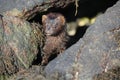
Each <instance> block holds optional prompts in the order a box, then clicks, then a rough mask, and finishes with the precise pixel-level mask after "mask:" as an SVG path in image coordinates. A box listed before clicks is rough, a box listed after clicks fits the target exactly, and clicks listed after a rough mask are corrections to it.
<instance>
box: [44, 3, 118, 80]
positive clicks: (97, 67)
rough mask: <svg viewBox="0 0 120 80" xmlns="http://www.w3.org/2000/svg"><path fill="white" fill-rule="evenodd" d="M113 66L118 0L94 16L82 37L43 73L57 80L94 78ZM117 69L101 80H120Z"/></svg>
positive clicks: (116, 47)
mask: <svg viewBox="0 0 120 80" xmlns="http://www.w3.org/2000/svg"><path fill="white" fill-rule="evenodd" d="M115 67H118V68H119V67H120V1H118V2H117V3H116V4H115V5H114V6H113V7H111V8H109V9H107V11H106V12H105V13H104V14H102V15H101V16H99V17H97V19H96V21H95V23H94V24H93V25H92V26H90V27H89V28H88V30H87V31H86V33H85V35H84V36H83V38H81V39H80V40H79V41H78V42H77V43H76V44H74V45H73V46H72V47H70V48H69V49H68V50H66V51H65V52H64V53H63V54H61V55H59V56H58V57H57V58H56V59H54V60H53V61H51V62H50V63H49V64H48V65H47V66H46V68H45V74H46V77H50V78H56V77H59V79H60V80H93V79H94V78H93V77H94V76H95V75H97V74H103V73H110V70H111V69H114V68H115ZM117 71H118V72H117V73H116V74H114V75H115V76H112V74H110V75H109V76H107V78H108V79H102V80H115V79H116V80H120V77H119V76H120V75H119V71H120V70H117ZM110 76H112V78H111V77H110ZM95 80H97V79H95Z"/></svg>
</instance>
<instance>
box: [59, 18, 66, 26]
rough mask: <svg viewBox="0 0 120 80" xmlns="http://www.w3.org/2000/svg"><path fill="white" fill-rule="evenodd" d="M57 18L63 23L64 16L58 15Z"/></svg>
mask: <svg viewBox="0 0 120 80" xmlns="http://www.w3.org/2000/svg"><path fill="white" fill-rule="evenodd" d="M58 19H59V20H60V21H61V23H62V25H65V18H64V16H58Z"/></svg>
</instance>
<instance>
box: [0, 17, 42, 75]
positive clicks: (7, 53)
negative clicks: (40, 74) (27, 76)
mask: <svg viewBox="0 0 120 80" xmlns="http://www.w3.org/2000/svg"><path fill="white" fill-rule="evenodd" d="M39 26H40V25H36V24H30V23H29V22H27V21H25V20H22V19H19V18H16V17H12V16H7V15H4V16H3V17H1V19H0V75H1V74H13V73H15V72H17V71H19V70H21V68H23V69H27V68H29V66H30V65H31V64H32V62H33V60H34V59H35V57H36V56H37V54H38V51H39V50H38V46H39V45H42V43H43V42H42V41H43V33H42V31H41V30H40V27H39Z"/></svg>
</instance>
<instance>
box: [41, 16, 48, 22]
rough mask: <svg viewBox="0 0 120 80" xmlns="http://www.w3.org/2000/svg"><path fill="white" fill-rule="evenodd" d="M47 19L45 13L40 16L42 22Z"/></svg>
mask: <svg viewBox="0 0 120 80" xmlns="http://www.w3.org/2000/svg"><path fill="white" fill-rule="evenodd" d="M46 19H47V16H46V15H43V16H42V23H43V22H44V21H45V20H46Z"/></svg>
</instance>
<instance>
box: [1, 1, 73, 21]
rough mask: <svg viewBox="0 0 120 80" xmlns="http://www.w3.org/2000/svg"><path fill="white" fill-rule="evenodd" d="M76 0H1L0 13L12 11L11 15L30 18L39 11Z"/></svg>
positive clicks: (65, 4) (63, 5) (62, 5)
mask: <svg viewBox="0 0 120 80" xmlns="http://www.w3.org/2000/svg"><path fill="white" fill-rule="evenodd" d="M74 1H75V0H66V1H63V0H27V1H26V0H16V1H15V0H0V14H2V15H3V14H5V13H6V12H9V13H11V15H10V16H18V17H20V18H24V19H30V18H31V17H33V16H35V15H36V13H37V12H43V11H46V10H47V9H49V8H51V7H56V8H57V7H59V8H60V7H61V8H63V7H65V6H67V5H68V4H70V3H72V2H74Z"/></svg>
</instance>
